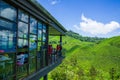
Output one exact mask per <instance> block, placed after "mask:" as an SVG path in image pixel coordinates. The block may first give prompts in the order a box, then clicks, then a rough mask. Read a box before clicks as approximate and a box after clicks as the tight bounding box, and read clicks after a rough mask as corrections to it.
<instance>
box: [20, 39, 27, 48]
mask: <svg viewBox="0 0 120 80" xmlns="http://www.w3.org/2000/svg"><path fill="white" fill-rule="evenodd" d="M18 48H28V40H26V39H18Z"/></svg>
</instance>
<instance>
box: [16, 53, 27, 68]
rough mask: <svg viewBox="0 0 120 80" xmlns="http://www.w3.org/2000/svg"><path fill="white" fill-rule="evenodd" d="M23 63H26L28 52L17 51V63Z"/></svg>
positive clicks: (19, 64)
mask: <svg viewBox="0 0 120 80" xmlns="http://www.w3.org/2000/svg"><path fill="white" fill-rule="evenodd" d="M25 63H28V52H27V51H25V52H19V53H18V54H17V65H18V66H22V65H24V64H25Z"/></svg>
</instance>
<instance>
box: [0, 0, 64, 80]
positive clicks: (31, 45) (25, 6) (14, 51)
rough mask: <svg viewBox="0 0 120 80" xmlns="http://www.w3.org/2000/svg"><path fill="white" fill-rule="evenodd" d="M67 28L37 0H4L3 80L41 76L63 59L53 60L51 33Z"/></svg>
mask: <svg viewBox="0 0 120 80" xmlns="http://www.w3.org/2000/svg"><path fill="white" fill-rule="evenodd" d="M65 32H66V29H65V28H64V27H63V26H62V25H61V24H60V23H59V22H58V21H57V20H56V19H55V18H54V17H53V16H52V15H51V14H50V13H49V12H48V11H46V10H45V9H44V8H43V7H42V6H41V5H40V4H38V3H37V2H36V1H35V0H0V80H19V79H24V80H38V79H39V78H41V77H44V80H47V74H48V72H50V71H51V70H52V69H54V68H55V67H56V66H58V65H59V64H60V63H61V62H62V59H60V60H59V61H58V62H57V63H55V64H49V59H48V45H49V44H48V42H49V36H50V35H51V36H60V45H61V46H62V36H64V35H65Z"/></svg>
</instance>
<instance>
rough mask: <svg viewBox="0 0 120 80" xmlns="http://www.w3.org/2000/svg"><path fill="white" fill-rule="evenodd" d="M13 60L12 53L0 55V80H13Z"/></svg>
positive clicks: (13, 55)
mask: <svg viewBox="0 0 120 80" xmlns="http://www.w3.org/2000/svg"><path fill="white" fill-rule="evenodd" d="M14 58H15V54H14V53H10V54H8V53H5V54H2V55H0V80H13V76H14V63H15V62H14Z"/></svg>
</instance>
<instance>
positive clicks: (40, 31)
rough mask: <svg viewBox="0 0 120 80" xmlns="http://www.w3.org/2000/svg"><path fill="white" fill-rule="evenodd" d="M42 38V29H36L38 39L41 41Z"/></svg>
mask: <svg viewBox="0 0 120 80" xmlns="http://www.w3.org/2000/svg"><path fill="white" fill-rule="evenodd" d="M41 38H42V30H38V40H40V41H41Z"/></svg>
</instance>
